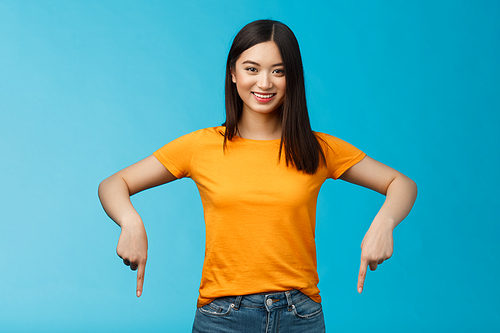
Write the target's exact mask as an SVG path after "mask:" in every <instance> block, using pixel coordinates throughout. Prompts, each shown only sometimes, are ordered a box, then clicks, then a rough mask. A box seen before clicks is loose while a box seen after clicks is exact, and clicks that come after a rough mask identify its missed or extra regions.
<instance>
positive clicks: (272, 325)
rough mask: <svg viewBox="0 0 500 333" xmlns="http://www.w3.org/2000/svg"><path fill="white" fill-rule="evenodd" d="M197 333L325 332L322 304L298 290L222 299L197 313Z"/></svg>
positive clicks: (195, 319) (198, 310)
mask: <svg viewBox="0 0 500 333" xmlns="http://www.w3.org/2000/svg"><path fill="white" fill-rule="evenodd" d="M193 332H194V333H214V332H217V333H235V332H239V333H247V332H248V333H250V332H251V333H279V332H281V333H304V332H307V333H320V332H325V320H324V317H323V310H322V308H321V303H316V302H315V301H313V300H312V299H310V298H309V296H307V295H304V294H303V293H301V292H300V291H298V290H291V291H287V292H280V293H269V294H254V295H245V296H237V297H221V298H217V299H215V300H214V301H213V302H212V303H210V304H207V305H205V306H203V307H201V308H198V309H197V310H196V316H195V318H194V325H193Z"/></svg>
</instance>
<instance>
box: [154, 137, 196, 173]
mask: <svg viewBox="0 0 500 333" xmlns="http://www.w3.org/2000/svg"><path fill="white" fill-rule="evenodd" d="M200 135H201V130H200V131H196V132H192V133H189V134H186V135H183V136H181V137H179V138H177V139H175V140H173V141H171V142H169V143H167V144H166V145H164V146H163V147H161V148H160V149H158V150H157V151H155V152H154V153H153V155H154V156H155V157H156V158H157V159H158V161H160V163H161V164H163V166H164V167H165V168H167V169H168V171H170V172H171V173H172V174H173V175H174V176H175V177H176V178H182V177H190V176H191V159H192V157H193V154H194V152H195V150H196V147H197V143H198V142H199V137H200Z"/></svg>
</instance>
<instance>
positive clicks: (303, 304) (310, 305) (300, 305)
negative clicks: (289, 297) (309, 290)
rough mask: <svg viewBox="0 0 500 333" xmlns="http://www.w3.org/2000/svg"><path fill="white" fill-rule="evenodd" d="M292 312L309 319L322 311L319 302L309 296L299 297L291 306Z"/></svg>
mask: <svg viewBox="0 0 500 333" xmlns="http://www.w3.org/2000/svg"><path fill="white" fill-rule="evenodd" d="M292 310H293V314H294V315H295V316H296V317H298V318H301V319H310V318H314V317H316V316H318V315H320V314H321V313H322V312H323V307H322V306H321V303H317V302H315V301H313V300H312V299H311V298H310V297H309V296H307V297H305V298H303V299H301V300H300V301H298V302H297V303H295V304H294V305H293V306H292Z"/></svg>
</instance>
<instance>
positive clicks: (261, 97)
mask: <svg viewBox="0 0 500 333" xmlns="http://www.w3.org/2000/svg"><path fill="white" fill-rule="evenodd" d="M252 95H253V97H254V98H255V99H256V100H257V101H258V102H260V103H267V102H270V101H272V100H273V99H274V96H276V94H261V93H257V92H252Z"/></svg>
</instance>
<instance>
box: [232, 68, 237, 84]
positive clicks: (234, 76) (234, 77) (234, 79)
mask: <svg viewBox="0 0 500 333" xmlns="http://www.w3.org/2000/svg"><path fill="white" fill-rule="evenodd" d="M231 77H232V79H233V83H236V75H235V74H234V69H232V68H231Z"/></svg>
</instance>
